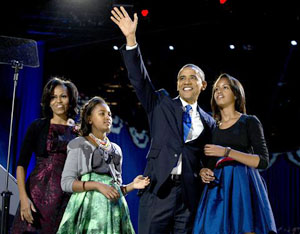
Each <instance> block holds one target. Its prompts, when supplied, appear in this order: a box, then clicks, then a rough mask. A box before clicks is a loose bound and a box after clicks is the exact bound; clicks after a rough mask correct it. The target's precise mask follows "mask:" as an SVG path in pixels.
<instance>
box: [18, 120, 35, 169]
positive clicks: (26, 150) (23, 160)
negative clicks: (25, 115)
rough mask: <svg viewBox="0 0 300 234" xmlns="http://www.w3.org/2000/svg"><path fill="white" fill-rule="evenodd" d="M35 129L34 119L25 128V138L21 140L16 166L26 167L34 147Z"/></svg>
mask: <svg viewBox="0 0 300 234" xmlns="http://www.w3.org/2000/svg"><path fill="white" fill-rule="evenodd" d="M36 131H37V125H36V121H35V122H33V123H31V124H30V125H29V127H28V129H27V132H26V134H25V138H24V140H23V142H22V146H21V151H20V155H19V160H18V166H21V167H24V168H25V169H27V167H28V165H29V162H30V159H31V156H32V153H33V152H34V149H35V142H36Z"/></svg>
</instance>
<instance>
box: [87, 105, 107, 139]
mask: <svg viewBox="0 0 300 234" xmlns="http://www.w3.org/2000/svg"><path fill="white" fill-rule="evenodd" d="M89 124H91V130H92V133H93V134H94V135H95V136H98V135H99V134H105V133H109V132H110V128H111V125H112V116H111V112H110V109H109V106H108V105H107V104H104V103H102V104H97V105H96V106H95V107H94V109H93V110H92V112H91V115H90V118H89Z"/></svg>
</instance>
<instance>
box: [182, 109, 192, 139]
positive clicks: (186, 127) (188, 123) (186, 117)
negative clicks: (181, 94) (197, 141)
mask: <svg viewBox="0 0 300 234" xmlns="http://www.w3.org/2000/svg"><path fill="white" fill-rule="evenodd" d="M191 109H192V107H191V106H190V105H187V106H186V107H185V112H183V116H182V122H183V141H184V142H185V141H186V138H187V136H188V135H189V131H190V129H191V127H192V119H191V116H190V110H191Z"/></svg>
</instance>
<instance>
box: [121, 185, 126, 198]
mask: <svg viewBox="0 0 300 234" xmlns="http://www.w3.org/2000/svg"><path fill="white" fill-rule="evenodd" d="M121 189H122V192H123V195H124V196H126V195H127V194H128V192H127V188H126V186H121Z"/></svg>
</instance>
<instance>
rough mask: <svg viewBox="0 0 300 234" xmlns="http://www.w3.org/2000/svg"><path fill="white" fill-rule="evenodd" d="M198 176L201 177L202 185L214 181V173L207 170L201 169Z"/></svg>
mask: <svg viewBox="0 0 300 234" xmlns="http://www.w3.org/2000/svg"><path fill="white" fill-rule="evenodd" d="M199 175H200V176H201V179H202V181H203V183H206V184H209V183H210V182H211V181H214V180H215V177H214V172H213V171H212V170H210V169H209V168H202V169H201V170H200V173H199Z"/></svg>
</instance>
